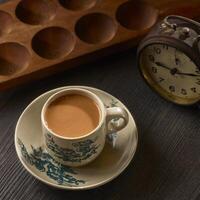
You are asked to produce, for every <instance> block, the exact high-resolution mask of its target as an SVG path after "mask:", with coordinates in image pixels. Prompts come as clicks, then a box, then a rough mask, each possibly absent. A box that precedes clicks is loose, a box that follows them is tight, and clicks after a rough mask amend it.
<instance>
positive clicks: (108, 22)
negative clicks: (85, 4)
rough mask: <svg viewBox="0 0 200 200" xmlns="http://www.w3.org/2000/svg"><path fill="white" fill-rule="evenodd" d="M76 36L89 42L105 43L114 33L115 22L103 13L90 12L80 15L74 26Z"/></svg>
mask: <svg viewBox="0 0 200 200" xmlns="http://www.w3.org/2000/svg"><path fill="white" fill-rule="evenodd" d="M75 31H76V34H77V36H78V37H79V38H80V39H81V40H82V41H84V42H87V43H90V44H98V43H106V42H108V41H110V40H111V39H112V38H113V37H114V36H115V34H116V31H117V24H116V23H115V22H114V20H113V19H112V18H111V17H110V16H108V15H106V14H103V13H91V14H87V15H85V16H83V17H81V18H80V19H79V20H78V22H77V23H76V26H75Z"/></svg>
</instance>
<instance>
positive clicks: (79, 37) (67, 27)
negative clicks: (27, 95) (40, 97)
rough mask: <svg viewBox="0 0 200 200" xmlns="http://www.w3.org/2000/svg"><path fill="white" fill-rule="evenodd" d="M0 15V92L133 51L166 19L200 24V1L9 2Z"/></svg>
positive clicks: (18, 0) (95, 0) (5, 4)
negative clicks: (177, 17)
mask: <svg viewBox="0 0 200 200" xmlns="http://www.w3.org/2000/svg"><path fill="white" fill-rule="evenodd" d="M60 2H62V3H60ZM86 8H87V9H86ZM77 9H78V11H77ZM0 10H1V11H0V19H1V20H0V65H1V68H0V90H3V89H6V88H9V87H13V86H15V85H18V84H20V83H24V82H26V81H28V80H33V79H38V78H40V77H44V76H48V75H49V74H52V73H56V72H58V71H61V70H63V69H68V68H71V67H75V66H78V65H79V64H83V63H86V62H87V61H88V60H89V61H93V60H96V58H102V57H104V56H105V55H109V54H112V53H115V52H119V51H122V50H123V49H128V48H130V47H133V46H134V45H136V44H137V43H138V42H139V41H140V40H141V38H142V37H143V36H144V35H145V34H146V33H148V31H149V30H150V28H151V27H152V26H153V25H154V24H155V23H156V22H157V21H158V20H159V19H160V18H163V17H164V16H166V15H170V14H179V15H183V16H186V17H191V18H194V19H200V2H199V1H198V0H191V1H187V0H182V1H181V0H162V1H158V0H134V1H127V0H113V1H108V0H87V1H86V0H85V1H80V0H70V1H69V0H51V1H47V0H11V1H9V2H6V3H4V4H1V5H0ZM5 12H6V13H5ZM55 26H56V27H55ZM52 27H53V28H52ZM11 42H12V43H11ZM58 64H59V66H58Z"/></svg>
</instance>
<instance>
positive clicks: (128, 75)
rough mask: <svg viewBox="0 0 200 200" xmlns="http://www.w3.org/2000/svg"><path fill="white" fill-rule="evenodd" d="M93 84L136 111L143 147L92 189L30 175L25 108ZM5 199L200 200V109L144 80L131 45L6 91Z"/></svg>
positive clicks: (0, 119) (1, 154) (2, 101)
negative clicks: (21, 120)
mask: <svg viewBox="0 0 200 200" xmlns="http://www.w3.org/2000/svg"><path fill="white" fill-rule="evenodd" d="M66 85H87V86H92V87H97V88H99V89H102V90H105V91H107V92H109V93H111V94H112V95H114V96H116V97H118V98H119V99H120V100H121V101H122V102H124V104H125V105H126V106H127V107H128V108H129V109H130V111H131V113H132V114H133V115H134V117H135V120H136V123H137V125H138V129H139V145H138V149H137V152H136V155H135V157H134V159H133V161H132V162H131V164H130V166H129V167H128V168H127V169H126V170H125V171H124V173H122V174H121V175H120V176H119V177H118V178H117V179H115V180H113V181H112V182H110V183H108V184H106V185H104V186H102V187H100V188H97V189H93V190H89V191H81V192H78V191H77V192H73V191H59V190H54V189H52V188H50V187H48V186H46V185H44V184H43V183H40V182H39V181H37V180H36V179H35V178H33V177H32V176H30V175H29V174H28V173H27V172H26V171H25V170H24V169H23V167H22V165H21V164H20V162H19V160H18V159H17V155H16V152H15V148H14V129H15V125H16V122H17V120H18V117H19V116H20V114H21V112H22V111H23V109H24V108H25V107H26V106H27V105H28V104H29V103H30V102H31V101H32V100H33V99H34V98H36V97H37V96H38V95H40V94H42V93H44V92H46V91H48V90H51V89H54V88H56V87H60V86H66ZM0 199H1V200H31V199H34V200H64V199H66V200H69V199H70V200H80V199H83V200H86V199H87V200H89V199H92V200H94V199H95V200H100V199H103V200H120V199H122V200H124V199H125V200H128V199H137V200H147V199H148V200H150V199H152V200H175V199H177V200H198V199H200V111H199V110H198V109H197V108H195V107H181V106H177V105H173V104H171V103H169V102H167V101H165V100H163V99H161V98H160V97H159V96H157V95H156V94H154V93H153V92H152V91H151V90H150V89H149V87H148V86H147V85H146V84H145V83H144V81H143V80H142V78H141V76H140V74H139V71H138V68H137V65H136V50H135V49H131V50H129V51H126V52H124V53H122V54H118V55H114V56H111V57H109V58H106V59H102V60H101V61H97V62H94V63H90V64H88V65H83V66H80V67H78V68H75V69H71V70H69V71H66V72H64V73H61V74H58V75H54V76H51V77H49V78H45V79H43V80H40V81H37V82H33V83H31V84H26V86H23V87H20V88H17V89H12V90H10V91H7V92H2V93H1V94H0Z"/></svg>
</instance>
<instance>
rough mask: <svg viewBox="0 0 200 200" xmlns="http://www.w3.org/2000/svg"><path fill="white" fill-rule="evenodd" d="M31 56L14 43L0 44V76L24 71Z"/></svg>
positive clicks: (23, 48) (22, 47)
mask: <svg viewBox="0 0 200 200" xmlns="http://www.w3.org/2000/svg"><path fill="white" fill-rule="evenodd" d="M30 59H31V56H30V54H29V51H28V50H27V49H26V47H24V46H22V45H21V44H18V43H15V42H7V43H2V44H0V76H11V75H14V74H16V73H18V72H21V71H23V70H25V69H26V68H27V67H28V65H29V63H30Z"/></svg>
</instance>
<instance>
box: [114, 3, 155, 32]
mask: <svg viewBox="0 0 200 200" xmlns="http://www.w3.org/2000/svg"><path fill="white" fill-rule="evenodd" d="M157 17H158V11H157V10H156V9H155V8H154V7H152V6H151V5H149V4H147V3H144V2H139V1H127V2H125V3H123V4H122V5H120V6H119V8H118V9H117V13H116V18H117V21H118V22H119V23H120V24H121V25H122V26H124V27H126V28H127V29H131V30H134V31H140V30H145V29H148V28H150V27H152V26H153V25H154V24H155V23H156V21H157Z"/></svg>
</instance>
